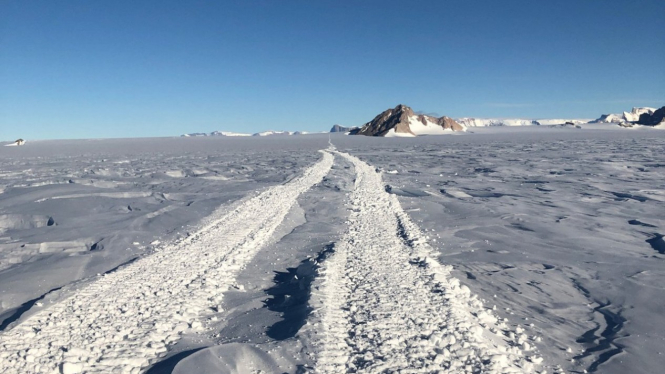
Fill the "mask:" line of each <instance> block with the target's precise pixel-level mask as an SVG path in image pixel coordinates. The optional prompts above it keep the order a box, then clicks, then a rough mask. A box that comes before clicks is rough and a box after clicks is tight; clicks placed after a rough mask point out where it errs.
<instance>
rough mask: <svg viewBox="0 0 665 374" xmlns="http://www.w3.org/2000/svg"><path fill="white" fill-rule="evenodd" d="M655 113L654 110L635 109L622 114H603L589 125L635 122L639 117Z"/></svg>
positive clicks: (647, 108) (646, 108)
mask: <svg viewBox="0 0 665 374" xmlns="http://www.w3.org/2000/svg"><path fill="white" fill-rule="evenodd" d="M655 111H656V109H655V108H649V107H635V108H633V109H632V110H631V111H630V112H623V113H622V114H603V115H601V116H600V117H598V118H596V119H595V120H593V121H591V123H621V122H637V121H639V120H640V116H641V115H643V114H648V115H652V114H653V113H654V112H655Z"/></svg>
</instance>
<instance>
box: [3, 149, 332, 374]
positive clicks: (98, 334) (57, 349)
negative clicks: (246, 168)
mask: <svg viewBox="0 0 665 374" xmlns="http://www.w3.org/2000/svg"><path fill="white" fill-rule="evenodd" d="M322 156H323V158H322V160H321V161H320V162H319V163H317V164H316V165H314V166H312V167H311V168H309V169H308V170H306V171H305V172H304V174H303V175H302V176H301V177H299V178H297V179H295V180H293V181H291V182H289V183H287V184H285V185H280V186H276V187H273V188H271V189H269V190H267V191H266V192H264V193H262V194H260V195H258V196H257V197H255V198H252V199H250V200H248V201H246V202H244V203H243V204H241V205H239V206H238V207H236V208H235V209H234V210H232V211H231V212H228V213H226V212H217V213H215V214H213V216H212V217H211V219H210V222H209V223H208V224H207V225H206V226H205V227H204V228H202V229H201V230H200V231H199V232H197V233H196V234H194V235H192V236H191V237H189V238H187V239H184V240H181V241H178V242H175V243H173V244H170V245H167V246H164V247H162V248H159V249H158V251H157V252H156V253H155V254H153V255H150V256H147V257H145V258H142V259H140V260H138V261H136V262H134V263H132V264H130V265H128V266H126V267H124V268H122V269H120V270H118V271H116V272H113V273H111V274H107V275H104V276H102V277H100V278H99V279H98V280H97V281H95V282H93V283H91V284H90V285H88V286H87V287H84V288H83V289H81V290H79V291H78V292H76V293H75V294H74V295H73V296H72V297H70V298H68V299H66V300H64V301H63V302H60V303H58V304H56V305H53V306H52V307H50V308H47V309H45V310H43V311H41V312H39V313H36V314H35V315H33V316H31V317H30V318H29V319H28V320H26V321H24V322H23V323H21V324H20V325H18V326H17V327H15V328H13V329H11V330H10V331H8V332H6V333H3V334H2V335H0V347H2V350H1V351H0V359H1V360H0V371H2V372H3V373H28V372H33V373H38V372H47V371H57V370H60V371H61V372H62V373H77V372H81V371H83V370H85V372H87V373H93V372H99V373H109V372H115V371H121V372H135V371H137V370H140V369H141V368H145V367H147V366H148V365H149V364H150V362H153V361H154V360H156V359H157V358H158V357H160V356H161V355H163V354H164V353H166V351H167V346H168V345H170V344H173V343H175V342H176V341H177V340H178V339H179V334H180V333H182V332H183V331H186V330H200V329H203V328H204V326H203V323H204V322H205V319H204V318H205V316H206V314H207V313H209V311H210V309H211V308H212V309H215V308H218V307H219V304H220V302H221V299H222V297H223V293H224V291H226V290H227V289H228V287H229V286H230V285H232V284H233V283H234V278H235V275H236V274H237V273H238V272H239V271H240V270H241V269H242V268H243V266H244V265H245V264H246V263H247V262H248V261H249V260H251V258H252V257H253V256H254V255H255V254H256V252H257V251H258V250H259V249H261V246H262V244H264V243H265V242H266V241H267V240H268V239H269V238H270V236H271V234H272V232H273V231H274V230H275V229H276V227H277V226H278V225H279V224H280V223H281V222H282V220H283V219H284V216H285V215H286V214H287V213H288V211H289V210H290V208H291V206H292V205H293V204H294V203H295V201H296V199H297V198H298V196H299V195H300V194H302V193H303V192H304V191H306V190H307V189H309V188H310V187H311V186H312V185H314V184H315V183H318V182H320V181H321V179H322V178H323V177H324V176H325V175H326V174H327V173H328V170H329V169H330V167H331V165H332V161H333V158H332V156H331V155H330V154H329V153H323V155H322ZM16 352H18V354H16Z"/></svg>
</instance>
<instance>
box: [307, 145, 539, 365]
mask: <svg viewBox="0 0 665 374" xmlns="http://www.w3.org/2000/svg"><path fill="white" fill-rule="evenodd" d="M337 155H339V156H341V157H344V158H345V159H347V160H348V161H350V162H352V163H353V165H354V167H355V170H356V182H355V190H354V192H353V193H352V195H351V209H352V212H351V216H350V218H349V223H348V226H349V228H348V231H347V233H346V234H345V235H344V237H343V238H342V240H341V242H340V243H338V244H337V245H336V246H335V251H334V253H333V254H332V255H331V256H330V257H329V258H328V259H327V260H326V261H325V262H324V263H323V264H322V267H321V269H320V270H319V278H318V279H317V280H316V281H315V282H314V290H315V291H314V292H313V297H312V300H311V303H312V306H313V308H314V310H315V312H314V314H313V317H312V321H311V322H310V326H309V328H310V331H311V333H312V334H313V335H315V338H314V342H315V343H314V347H313V349H314V351H315V352H316V360H315V363H316V365H315V369H314V371H315V372H317V373H348V372H354V373H393V372H400V373H429V372H443V371H445V372H452V373H479V372H483V373H521V372H529V373H532V372H535V371H536V370H537V368H538V365H535V364H534V363H536V364H537V363H539V362H540V361H541V358H540V357H537V356H535V355H531V357H528V358H527V354H526V353H525V351H529V350H531V347H530V346H529V343H527V340H528V337H527V336H526V334H524V333H523V330H522V329H520V328H517V329H516V331H510V330H509V329H508V327H507V326H506V325H505V323H503V322H500V321H497V318H496V317H495V316H494V315H493V314H492V313H491V311H489V310H486V309H485V308H484V307H483V305H482V302H481V301H480V300H478V298H477V297H476V296H474V295H471V294H470V290H469V289H468V288H467V287H466V286H463V285H460V283H459V281H458V280H457V279H456V278H453V277H452V276H451V275H450V271H451V269H452V268H451V267H449V266H442V265H440V264H439V263H438V262H437V261H436V260H434V259H433V253H432V252H433V250H432V249H431V247H430V246H429V245H428V244H427V243H426V242H425V240H424V239H425V236H424V235H423V234H422V233H421V232H420V230H419V229H418V227H417V226H416V225H415V224H413V223H412V222H411V220H410V219H409V217H408V216H407V214H406V213H405V212H404V211H403V210H402V208H401V206H400V204H399V201H398V200H397V198H396V197H395V196H394V195H391V194H388V193H386V192H385V190H384V185H383V182H382V179H381V174H379V173H377V172H376V171H375V169H374V168H373V167H371V166H370V165H368V164H366V163H365V162H363V161H361V160H359V159H358V158H356V157H354V156H351V155H349V154H346V153H339V152H338V153H337ZM508 337H510V338H508Z"/></svg>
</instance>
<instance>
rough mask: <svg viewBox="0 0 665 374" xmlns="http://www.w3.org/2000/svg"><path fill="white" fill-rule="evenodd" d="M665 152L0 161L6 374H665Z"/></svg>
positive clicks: (454, 151) (612, 135)
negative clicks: (664, 362)
mask: <svg viewBox="0 0 665 374" xmlns="http://www.w3.org/2000/svg"><path fill="white" fill-rule="evenodd" d="M600 129H604V130H600ZM664 136H665V133H663V132H662V131H658V130H653V131H651V130H650V129H647V128H641V127H640V128H639V129H638V130H632V131H625V130H623V129H621V128H619V127H618V126H609V127H608V126H607V125H603V124H597V125H593V124H590V125H583V126H582V128H581V129H576V128H573V127H571V126H564V127H561V126H525V127H501V128H500V127H493V128H490V127H488V128H474V129H473V134H471V133H466V134H465V133H460V134H459V136H452V137H449V136H444V137H433V136H425V137H418V138H411V139H400V138H392V139H390V138H389V139H383V138H381V139H376V138H371V137H347V136H343V135H339V136H335V135H332V136H330V137H329V136H328V135H322V136H320V135H311V136H307V137H295V136H286V137H245V138H233V139H229V138H224V137H206V138H199V139H187V138H170V139H123V140H90V141H54V142H46V141H44V142H42V141H40V142H31V143H30V145H29V146H28V147H27V148H25V147H24V148H22V149H20V150H19V149H16V148H4V147H0V371H1V372H8V373H16V372H20V373H24V372H26V373H32V372H39V373H41V372H56V373H57V372H59V373H63V372H66V373H70V372H71V373H75V372H113V371H114V370H115V371H118V372H122V371H124V372H141V371H145V372H146V373H160V372H173V373H208V372H228V373H235V372H242V370H245V371H246V372H247V371H248V372H252V371H255V372H257V371H259V370H261V371H263V372H278V373H294V372H296V373H308V372H320V373H339V372H358V373H376V372H398V371H401V372H451V373H464V372H470V373H478V372H483V373H494V372H501V373H503V372H514V373H516V372H529V373H532V372H543V373H544V372H547V373H564V372H565V373H569V372H578V373H583V372H585V371H586V372H602V373H604V374H606V373H608V374H623V373H627V372H630V373H639V374H651V373H654V372H659V370H660V369H661V368H662V359H661V357H662V352H661V351H662V348H661V347H662V346H663V336H665V324H664V323H663V321H662V318H660V315H659V313H660V312H659V311H661V310H662V309H663V307H664V304H663V300H665V287H663V286H662V284H664V283H665V272H663V271H662V269H661V267H662V266H661V265H662V264H661V262H662V260H663V259H664V258H665V257H663V256H664V255H663V253H665V246H664V244H663V243H665V242H664V241H663V236H664V235H665V226H663V222H665V213H664V212H665V207H664V206H663V204H664V203H665V186H664V185H663V183H662V181H663V180H664V179H663V178H664V177H665V172H664V171H665V159H663V154H662V148H663V146H664V145H665V137H664ZM329 139H330V140H331V141H332V142H333V143H335V144H336V146H337V148H338V149H339V151H337V149H335V148H333V147H330V148H328V149H324V150H323V153H321V152H317V151H318V150H320V149H322V148H325V147H326V146H327V144H328V141H329ZM204 216H205V217H207V218H205V219H203V221H202V222H199V220H200V219H201V218H202V217H204ZM196 222H199V224H197V225H193V224H194V223H196ZM95 274H97V275H95Z"/></svg>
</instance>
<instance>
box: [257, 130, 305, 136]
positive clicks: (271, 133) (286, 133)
mask: <svg viewBox="0 0 665 374" xmlns="http://www.w3.org/2000/svg"><path fill="white" fill-rule="evenodd" d="M294 134H295V133H294V132H292V131H273V130H269V131H263V132H257V133H256V134H254V135H253V136H273V135H294Z"/></svg>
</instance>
